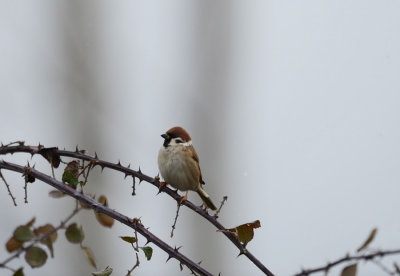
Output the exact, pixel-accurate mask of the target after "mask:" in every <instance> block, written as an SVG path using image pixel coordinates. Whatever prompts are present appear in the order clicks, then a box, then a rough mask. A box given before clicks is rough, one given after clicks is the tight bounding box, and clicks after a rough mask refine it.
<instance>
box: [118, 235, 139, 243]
mask: <svg viewBox="0 0 400 276" xmlns="http://www.w3.org/2000/svg"><path fill="white" fill-rule="evenodd" d="M120 238H121V239H122V240H123V241H126V242H127V243H131V244H132V243H135V242H136V238H135V237H128V236H122V237H120Z"/></svg>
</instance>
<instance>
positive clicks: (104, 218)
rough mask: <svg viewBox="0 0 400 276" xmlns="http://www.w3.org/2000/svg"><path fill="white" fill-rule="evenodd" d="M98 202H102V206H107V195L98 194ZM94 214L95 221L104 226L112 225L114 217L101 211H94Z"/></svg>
mask: <svg viewBox="0 0 400 276" xmlns="http://www.w3.org/2000/svg"><path fill="white" fill-rule="evenodd" d="M98 201H99V203H101V204H103V205H104V206H106V207H108V200H107V197H106V196H104V195H101V196H99V199H98ZM94 214H95V215H96V219H97V221H98V222H99V223H100V224H101V225H103V226H105V227H110V228H111V227H112V226H113V225H114V219H113V218H112V217H110V216H108V215H106V214H103V213H99V212H96V211H95V212H94Z"/></svg>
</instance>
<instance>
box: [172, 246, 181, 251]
mask: <svg viewBox="0 0 400 276" xmlns="http://www.w3.org/2000/svg"><path fill="white" fill-rule="evenodd" d="M181 248H182V246H179V247H176V246H175V249H174V250H175V251H176V252H178V251H179V249H181Z"/></svg>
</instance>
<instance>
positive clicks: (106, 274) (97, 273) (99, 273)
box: [92, 266, 113, 276]
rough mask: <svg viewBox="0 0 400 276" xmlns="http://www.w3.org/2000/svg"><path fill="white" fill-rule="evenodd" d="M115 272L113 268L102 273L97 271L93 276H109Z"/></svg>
mask: <svg viewBox="0 0 400 276" xmlns="http://www.w3.org/2000/svg"><path fill="white" fill-rule="evenodd" d="M112 272H113V269H112V268H111V267H108V266H107V267H106V268H105V269H104V270H102V271H96V272H92V275H93V276H109V275H110V274H111V273H112Z"/></svg>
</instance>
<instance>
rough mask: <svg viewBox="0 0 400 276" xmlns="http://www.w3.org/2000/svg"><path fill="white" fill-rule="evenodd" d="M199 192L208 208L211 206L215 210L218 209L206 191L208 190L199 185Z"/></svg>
mask: <svg viewBox="0 0 400 276" xmlns="http://www.w3.org/2000/svg"><path fill="white" fill-rule="evenodd" d="M197 193H198V194H199V196H200V197H201V199H202V200H203V202H204V204H205V205H206V206H207V207H208V208H210V209H211V210H213V211H215V210H217V206H215V204H214V202H212V200H211V198H210V196H209V195H208V194H207V193H206V191H204V190H203V188H201V187H199V189H198V190H197Z"/></svg>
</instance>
